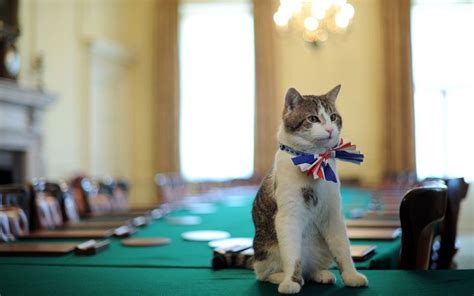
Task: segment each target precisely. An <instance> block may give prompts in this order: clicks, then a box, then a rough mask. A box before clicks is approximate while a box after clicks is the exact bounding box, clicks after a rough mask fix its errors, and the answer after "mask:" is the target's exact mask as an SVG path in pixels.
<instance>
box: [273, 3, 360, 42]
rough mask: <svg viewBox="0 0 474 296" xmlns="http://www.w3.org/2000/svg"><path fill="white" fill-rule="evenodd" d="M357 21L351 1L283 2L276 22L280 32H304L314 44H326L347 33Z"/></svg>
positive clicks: (275, 18) (276, 13) (306, 38)
mask: <svg viewBox="0 0 474 296" xmlns="http://www.w3.org/2000/svg"><path fill="white" fill-rule="evenodd" d="M353 17H354V6H352V4H350V3H348V2H347V0H280V6H279V7H278V10H277V12H275V14H274V15H273V20H274V21H275V24H276V25H277V27H278V28H279V29H280V30H287V29H290V28H291V29H292V30H296V31H298V32H301V33H302V35H303V39H304V40H306V41H307V42H311V43H319V42H324V41H326V40H327V39H328V37H329V34H330V33H341V32H344V31H345V30H346V29H347V27H348V26H349V24H350V23H351V20H352V18H353Z"/></svg>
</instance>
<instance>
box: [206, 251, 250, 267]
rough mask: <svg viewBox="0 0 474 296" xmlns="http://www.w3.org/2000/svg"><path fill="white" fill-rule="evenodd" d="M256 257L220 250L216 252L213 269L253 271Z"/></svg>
mask: <svg viewBox="0 0 474 296" xmlns="http://www.w3.org/2000/svg"><path fill="white" fill-rule="evenodd" d="M253 262H254V257H253V255H249V254H245V253H243V252H240V253H236V252H223V251H219V250H215V251H214V256H213V258H212V269H214V270H219V269H226V268H231V269H232V268H243V269H253Z"/></svg>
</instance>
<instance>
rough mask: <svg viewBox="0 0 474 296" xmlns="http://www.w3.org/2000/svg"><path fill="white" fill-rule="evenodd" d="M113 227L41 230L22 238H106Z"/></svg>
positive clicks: (111, 232) (110, 233)
mask: <svg viewBox="0 0 474 296" xmlns="http://www.w3.org/2000/svg"><path fill="white" fill-rule="evenodd" d="M113 232H114V230H113V229H105V230H79V229H78V230H39V231H35V232H31V233H30V234H28V235H25V236H22V237H21V238H22V239H30V238H35V239H36V238H44V239H49V238H106V237H109V236H111V235H112V234H113Z"/></svg>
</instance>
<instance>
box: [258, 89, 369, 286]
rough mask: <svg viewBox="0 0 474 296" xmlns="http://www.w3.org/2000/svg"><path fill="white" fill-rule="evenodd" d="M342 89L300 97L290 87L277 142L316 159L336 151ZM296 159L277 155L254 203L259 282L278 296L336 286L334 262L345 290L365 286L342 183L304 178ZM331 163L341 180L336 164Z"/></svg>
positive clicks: (282, 154) (333, 161) (280, 153)
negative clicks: (306, 287) (310, 285)
mask: <svg viewBox="0 0 474 296" xmlns="http://www.w3.org/2000/svg"><path fill="white" fill-rule="evenodd" d="M339 90H340V85H338V86H336V87H335V88H334V89H332V90H331V91H329V92H328V93H327V94H325V95H321V96H302V95H300V94H299V93H298V91H296V90H295V89H293V88H290V89H289V90H288V92H287V94H286V98H285V109H284V111H283V117H282V119H283V122H282V125H281V127H280V130H279V132H278V140H279V142H280V143H281V144H285V145H287V146H289V147H292V148H293V149H296V150H299V151H302V152H306V153H315V154H316V153H322V152H324V151H326V150H327V149H328V148H331V147H334V146H335V145H336V144H337V143H338V141H339V136H340V132H341V127H342V118H341V116H340V115H339V113H338V112H337V109H336V106H335V101H336V97H337V95H338V93H339ZM331 115H332V116H331ZM310 116H317V120H318V121H319V122H314V121H315V118H314V117H310ZM312 121H313V122H312ZM292 157H293V156H292V155H290V154H288V153H287V152H285V151H281V150H278V151H277V153H276V155H275V161H274V164H273V168H272V170H271V172H270V173H269V174H268V175H267V176H266V178H265V179H264V181H263V182H262V185H261V187H260V190H259V191H258V193H257V196H256V198H255V201H254V204H253V209H252V218H253V221H254V224H255V238H254V243H253V244H254V245H253V247H254V250H255V255H254V269H255V273H256V276H257V279H259V280H262V281H269V282H272V283H275V284H279V287H278V291H279V292H280V293H298V292H299V291H300V289H301V287H302V286H303V284H304V281H305V280H310V281H315V282H317V283H321V284H333V283H335V281H336V279H335V277H334V275H333V274H332V273H331V272H330V271H329V270H328V268H329V267H330V265H331V263H332V262H333V260H335V262H336V263H337V265H338V267H339V270H340V272H341V277H342V280H343V281H344V284H345V285H346V286H351V287H360V286H367V285H368V281H367V278H366V277H365V276H364V275H362V274H360V273H358V272H357V271H356V269H355V268H354V263H353V262H352V258H351V254H350V249H349V240H348V238H347V233H346V228H345V224H344V220H343V216H342V213H341V209H340V187H339V184H340V182H339V181H338V182H337V183H334V182H329V181H326V180H321V179H317V180H315V179H313V177H312V176H306V174H304V173H302V172H301V171H300V169H299V168H298V167H296V166H294V165H293V163H292V161H291V158H292ZM328 161H329V163H330V165H331V167H332V168H333V169H334V172H335V173H336V175H337V171H336V163H335V160H334V159H329V160H328Z"/></svg>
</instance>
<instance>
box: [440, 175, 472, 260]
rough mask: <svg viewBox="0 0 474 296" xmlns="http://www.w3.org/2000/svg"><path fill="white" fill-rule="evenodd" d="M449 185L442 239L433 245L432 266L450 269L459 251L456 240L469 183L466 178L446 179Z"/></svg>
mask: <svg viewBox="0 0 474 296" xmlns="http://www.w3.org/2000/svg"><path fill="white" fill-rule="evenodd" d="M444 182H446V185H447V186H448V193H447V196H448V201H447V205H446V215H445V217H444V220H443V221H442V222H441V223H440V227H439V236H440V241H439V243H436V244H435V245H434V246H433V252H434V253H435V254H436V256H432V262H431V268H433V269H450V268H452V267H453V257H454V255H455V254H456V253H457V251H458V246H459V244H458V243H457V242H456V236H457V226H458V218H459V210H460V207H461V201H462V200H463V199H464V198H465V197H466V195H467V191H468V189H469V184H468V183H466V182H465V180H464V178H453V179H444Z"/></svg>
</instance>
